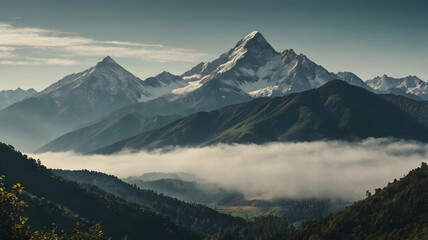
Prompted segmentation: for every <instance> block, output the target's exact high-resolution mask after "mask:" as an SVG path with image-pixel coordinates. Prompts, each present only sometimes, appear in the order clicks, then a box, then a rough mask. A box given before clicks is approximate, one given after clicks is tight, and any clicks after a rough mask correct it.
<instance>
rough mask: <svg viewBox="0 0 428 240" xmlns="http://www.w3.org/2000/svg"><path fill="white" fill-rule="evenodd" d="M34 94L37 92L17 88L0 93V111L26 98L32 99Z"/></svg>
mask: <svg viewBox="0 0 428 240" xmlns="http://www.w3.org/2000/svg"><path fill="white" fill-rule="evenodd" d="M36 93H37V91H36V90H34V89H32V88H30V89H27V90H23V89H21V88H17V89H15V90H4V91H0V110H1V109H3V108H5V107H7V106H10V105H12V104H14V103H17V102H20V101H22V100H24V99H26V98H29V97H32V96H33V95H35V94H36Z"/></svg>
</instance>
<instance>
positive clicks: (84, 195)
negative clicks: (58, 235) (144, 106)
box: [0, 144, 199, 239]
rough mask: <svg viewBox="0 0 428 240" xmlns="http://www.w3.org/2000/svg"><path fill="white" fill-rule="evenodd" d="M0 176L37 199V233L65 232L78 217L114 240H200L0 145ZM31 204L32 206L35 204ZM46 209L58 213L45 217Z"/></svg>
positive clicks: (33, 219) (32, 209) (161, 217)
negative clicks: (53, 226) (98, 226)
mask: <svg viewBox="0 0 428 240" xmlns="http://www.w3.org/2000/svg"><path fill="white" fill-rule="evenodd" d="M0 173H2V174H5V175H6V176H7V177H8V180H9V181H11V182H20V183H22V184H23V185H24V186H25V187H26V191H27V192H28V193H29V194H31V195H29V196H28V199H30V200H31V199H32V198H31V196H36V198H35V199H36V201H35V202H36V203H38V204H36V205H29V210H30V211H28V212H29V213H30V212H32V215H31V216H30V219H29V223H38V224H35V225H38V226H37V229H35V230H40V231H44V230H46V229H45V227H46V226H50V224H51V223H52V222H55V223H57V224H58V226H59V227H58V230H60V229H64V227H62V226H63V224H64V225H67V224H70V222H72V221H71V220H72V219H76V218H78V219H84V222H86V223H89V224H90V225H94V224H96V223H99V222H101V223H102V225H103V228H104V230H105V233H106V234H107V235H108V236H111V237H112V238H113V239H121V238H122V237H124V236H125V235H127V236H128V237H129V239H141V238H147V239H172V238H174V239H196V238H199V235H197V234H195V233H193V232H191V231H189V230H186V229H184V228H182V227H178V226H177V225H175V224H174V222H173V221H172V220H171V219H170V218H169V217H167V216H164V215H161V214H159V213H155V212H153V211H150V210H148V209H146V208H143V207H142V206H141V205H138V204H133V203H128V202H126V201H124V200H123V199H120V198H118V197H115V196H113V195H110V194H107V193H105V192H104V191H101V190H100V189H99V188H97V187H91V188H82V187H81V186H80V185H79V184H78V183H75V182H71V181H68V180H65V179H63V178H61V177H59V176H56V175H55V174H53V173H52V172H51V171H50V170H48V169H46V168H45V167H44V166H42V165H40V164H38V163H37V162H36V161H35V160H34V159H29V158H28V157H27V156H25V155H22V154H21V153H19V152H16V151H14V150H13V149H12V148H11V147H9V146H7V145H4V144H0ZM29 203H31V204H33V202H32V201H29ZM39 203H40V204H39ZM37 206H45V207H43V208H37ZM47 208H48V209H49V212H50V213H52V212H54V213H55V214H46V213H47V212H46V209H47ZM70 216H74V218H70ZM65 220H67V221H65ZM40 223H43V224H40ZM130 223H132V224H130Z"/></svg>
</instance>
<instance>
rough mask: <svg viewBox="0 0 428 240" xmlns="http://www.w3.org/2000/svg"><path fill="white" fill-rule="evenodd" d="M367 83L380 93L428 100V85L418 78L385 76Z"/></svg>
mask: <svg viewBox="0 0 428 240" xmlns="http://www.w3.org/2000/svg"><path fill="white" fill-rule="evenodd" d="M366 83H367V85H368V86H370V87H371V88H373V89H374V90H375V91H378V92H386V93H392V94H396V95H401V96H405V97H409V98H413V99H416V100H425V101H426V100H428V83H427V82H424V81H422V80H421V79H419V78H418V77H416V76H408V77H404V78H392V77H388V76H387V75H383V76H381V77H375V78H374V79H372V80H368V81H366Z"/></svg>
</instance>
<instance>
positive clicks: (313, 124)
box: [95, 80, 428, 154]
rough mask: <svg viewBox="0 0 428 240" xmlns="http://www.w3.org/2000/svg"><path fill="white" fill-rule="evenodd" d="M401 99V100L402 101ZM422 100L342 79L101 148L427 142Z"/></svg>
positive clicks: (193, 118)
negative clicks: (395, 140) (371, 139)
mask: <svg viewBox="0 0 428 240" xmlns="http://www.w3.org/2000/svg"><path fill="white" fill-rule="evenodd" d="M403 102H406V103H405V105H404V106H403ZM427 106H428V103H427V102H423V103H421V102H418V101H413V100H410V99H407V98H403V97H400V98H395V99H394V100H391V96H389V95H386V96H384V95H377V94H374V93H371V92H369V91H367V90H364V89H363V88H359V87H355V86H352V85H349V84H347V83H346V82H343V81H339V80H336V81H330V82H328V83H327V84H325V85H324V86H322V87H320V88H318V89H313V90H309V91H306V92H302V93H297V94H293V95H289V96H285V97H280V98H273V99H257V100H254V101H252V102H249V103H243V104H238V105H232V106H228V107H225V108H222V109H220V110H217V111H213V112H199V113H196V114H193V115H190V116H188V117H186V118H183V119H180V120H178V121H176V122H173V123H171V124H169V125H167V126H165V127H163V128H160V129H156V130H153V131H149V132H146V133H142V134H139V135H137V136H135V137H133V138H130V139H126V140H123V141H121V142H118V143H116V144H113V145H110V146H107V147H104V148H102V149H99V150H97V151H95V153H103V154H110V153H114V152H117V151H120V150H122V149H124V148H130V149H154V148H161V147H165V146H168V145H178V146H203V145H209V144H216V143H258V144H259V143H260V144H261V143H266V142H272V141H313V140H322V139H341V140H355V139H362V138H367V137H395V138H402V139H414V140H420V141H428V125H427V118H428V113H427V110H426V109H427Z"/></svg>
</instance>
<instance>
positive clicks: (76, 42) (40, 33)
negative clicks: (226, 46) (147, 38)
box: [0, 23, 204, 65]
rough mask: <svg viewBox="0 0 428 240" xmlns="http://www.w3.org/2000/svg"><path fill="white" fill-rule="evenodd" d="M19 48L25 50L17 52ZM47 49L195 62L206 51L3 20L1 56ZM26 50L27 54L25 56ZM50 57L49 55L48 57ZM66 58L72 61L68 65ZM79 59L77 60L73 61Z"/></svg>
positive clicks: (72, 54) (81, 54) (0, 25)
mask: <svg viewBox="0 0 428 240" xmlns="http://www.w3.org/2000/svg"><path fill="white" fill-rule="evenodd" d="M16 50H23V51H21V52H20V53H19V55H18V53H17V51H16ZM40 51H41V52H43V53H45V54H50V55H54V56H58V55H67V56H70V57H88V56H90V57H104V56H107V55H111V56H113V57H126V58H137V59H144V60H149V61H156V62H170V61H178V62H194V61H198V59H200V58H201V57H202V56H204V54H202V53H198V52H196V51H194V50H192V49H181V48H171V47H166V46H163V45H156V44H142V43H134V42H126V41H99V40H95V39H91V38H86V37H80V36H76V35H75V34H72V33H65V32H59V31H53V30H49V29H42V28H27V27H16V26H13V25H11V24H8V23H0V58H6V57H10V58H11V57H15V58H30V57H34V56H32V53H34V52H40ZM22 52H26V53H25V54H26V55H23V54H24V53H22ZM46 59H47V58H46ZM50 59H51V60H50V61H45V64H48V65H53V64H55V63H58V64H56V65H67V64H69V65H71V63H72V62H71V61H74V60H63V61H58V59H59V58H58V57H52V58H50ZM66 61H68V63H66V64H64V63H65V62H66ZM23 62H26V64H28V65H29V64H43V62H41V61H22V60H16V61H12V60H8V61H1V62H0V64H14V63H18V64H20V63H23ZM75 62H76V61H74V62H73V64H74V63H75Z"/></svg>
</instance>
